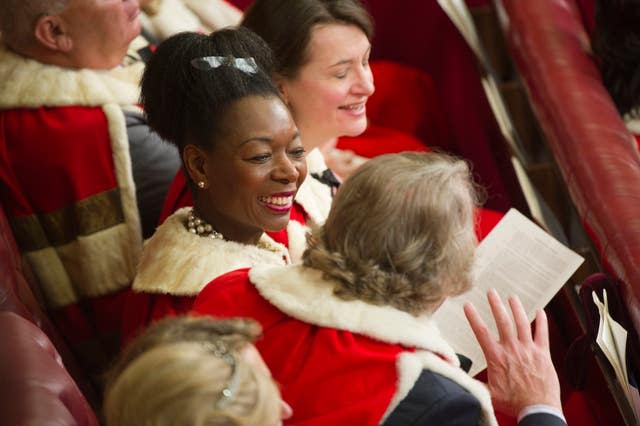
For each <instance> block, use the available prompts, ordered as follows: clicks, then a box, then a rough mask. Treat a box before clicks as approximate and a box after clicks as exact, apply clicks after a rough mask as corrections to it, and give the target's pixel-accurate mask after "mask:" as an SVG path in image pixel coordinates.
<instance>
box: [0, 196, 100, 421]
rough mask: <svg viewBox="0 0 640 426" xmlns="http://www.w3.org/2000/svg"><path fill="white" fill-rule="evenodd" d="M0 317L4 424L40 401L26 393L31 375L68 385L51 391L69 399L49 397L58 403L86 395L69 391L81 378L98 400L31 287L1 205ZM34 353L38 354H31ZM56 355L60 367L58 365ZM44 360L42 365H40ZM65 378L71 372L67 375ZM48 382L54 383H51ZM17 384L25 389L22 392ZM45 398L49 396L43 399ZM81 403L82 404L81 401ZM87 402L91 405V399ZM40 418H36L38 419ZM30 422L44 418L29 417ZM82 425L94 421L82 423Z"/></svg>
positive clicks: (0, 405)
mask: <svg viewBox="0 0 640 426" xmlns="http://www.w3.org/2000/svg"><path fill="white" fill-rule="evenodd" d="M0 318H2V322H0V342H2V343H1V346H2V350H1V351H0V357H1V358H2V359H1V360H0V369H1V370H2V371H0V377H1V378H2V386H0V392H2V396H1V397H0V398H1V401H0V419H1V420H0V423H2V424H5V423H4V422H5V420H7V419H8V418H9V417H5V415H7V416H8V415H9V412H10V414H11V415H12V416H17V415H19V414H20V413H22V414H20V415H23V414H24V415H26V411H25V412H24V413H23V412H22V411H21V410H22V409H23V408H24V410H27V409H29V410H30V409H34V410H35V408H34V407H33V405H34V404H37V398H35V397H29V398H27V393H26V390H27V388H25V386H26V385H25V384H24V383H22V384H20V383H18V382H19V381H20V380H27V378H28V377H32V378H36V377H37V378H38V380H41V381H42V383H49V381H53V382H56V383H59V385H60V386H62V387H63V388H64V389H66V390H65V391H64V392H62V393H60V394H56V393H55V392H53V391H52V392H53V393H49V394H48V395H49V396H48V397H47V398H49V399H51V398H54V399H55V398H56V395H58V396H59V397H60V398H63V399H65V400H64V401H62V402H60V401H58V402H51V401H48V400H47V401H46V402H47V403H52V404H53V405H54V406H57V405H56V404H58V405H59V404H60V403H62V404H65V403H67V402H68V401H66V398H69V396H68V395H70V394H72V395H73V398H82V399H83V400H84V397H83V394H79V395H77V394H76V393H75V392H72V391H71V390H70V389H71V388H72V387H76V383H77V384H78V385H79V386H80V388H81V389H82V391H83V393H84V395H85V396H86V397H87V398H88V399H89V400H90V401H92V402H96V401H97V399H96V396H95V395H96V392H95V389H94V387H93V385H92V384H91V383H90V381H89V380H88V378H87V377H86V376H85V374H84V371H83V370H82V369H81V368H80V367H79V366H78V364H77V362H76V358H75V356H74V355H73V354H72V353H71V351H70V350H69V348H68V346H67V344H66V343H65V342H64V341H63V340H62V338H61V337H60V335H59V333H58V332H57V330H56V328H55V327H54V326H53V324H52V323H51V321H50V320H49V318H48V317H47V315H46V314H45V312H44V311H43V310H42V308H41V306H40V305H39V303H38V300H37V298H36V297H35V296H34V294H33V293H32V291H31V287H30V286H29V284H28V282H27V280H26V278H25V270H24V269H23V266H22V262H21V257H20V254H19V252H18V248H17V246H16V243H15V240H14V238H13V235H12V233H11V228H10V227H9V223H8V221H7V218H6V216H5V214H4V210H3V209H2V206H1V205H0ZM23 332H24V333H25V335H24V336H22V335H21V333H23ZM51 342H53V343H51ZM32 352H33V355H32V354H31V353H32ZM53 359H55V362H56V363H58V364H59V366H57V367H53V363H52V360H53ZM41 361H42V363H43V364H42V365H43V367H39V366H38V364H39V363H40V362H41ZM44 366H50V367H51V369H50V370H48V369H47V368H44ZM69 373H70V374H71V376H73V379H72V378H71V377H68V376H69ZM28 375H30V376H28ZM65 375H66V376H65ZM9 377H13V379H12V380H14V379H15V380H16V381H15V382H9V381H8V378H9ZM65 377H68V380H67V378H65ZM62 382H64V383H62ZM47 386H49V385H48V384H47ZM56 386H58V385H56ZM54 387H55V386H54ZM18 389H20V392H22V393H20V392H18ZM50 390H51V389H50ZM23 391H24V392H23ZM69 392H71V393H69ZM45 394H46V392H44V391H43V392H42V393H41V395H43V396H44V395H45ZM25 398H26V399H25ZM45 399H46V398H45ZM44 403H45V401H43V404H44ZM24 404H26V405H24ZM74 404H76V403H74ZM77 404H80V403H79V402H78V403H77ZM84 404H86V405H87V407H89V405H88V404H87V402H86V400H85V401H84ZM23 405H24V406H23ZM74 406H75V405H74ZM20 407H22V408H20ZM7 410H9V411H7ZM16 410H18V411H16ZM89 410H90V407H89ZM27 411H28V410H27ZM37 412H39V411H38V410H36V411H34V413H37ZM55 412H58V411H55ZM87 416H88V415H87ZM10 418H11V419H14V418H16V419H17V418H21V419H23V420H25V421H26V420H27V419H29V418H30V417H10ZM36 418H37V417H34V418H33V419H36ZM40 419H43V417H40ZM45 423H46V422H45ZM6 424H12V425H18V424H26V423H20V422H17V423H14V422H7V423H6ZM28 424H41V423H38V422H30V423H28ZM57 424H58V423H57ZM59 424H67V423H59ZM78 424H92V423H86V422H78ZM96 424H97V423H96Z"/></svg>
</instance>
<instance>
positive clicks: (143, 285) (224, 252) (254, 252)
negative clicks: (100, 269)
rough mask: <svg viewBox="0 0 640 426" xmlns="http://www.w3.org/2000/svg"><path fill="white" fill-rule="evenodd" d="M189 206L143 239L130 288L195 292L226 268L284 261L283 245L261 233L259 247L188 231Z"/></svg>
mask: <svg viewBox="0 0 640 426" xmlns="http://www.w3.org/2000/svg"><path fill="white" fill-rule="evenodd" d="M190 210H191V207H184V208H182V209H179V210H177V211H176V212H175V213H174V214H172V215H171V216H169V217H168V218H167V220H166V221H165V222H164V223H163V224H162V225H160V226H159V227H158V229H157V230H156V232H155V234H153V236H152V237H151V238H149V239H148V240H147V241H146V242H145V246H144V250H143V252H142V257H141V259H140V265H139V267H138V274H137V275H136V278H135V280H134V281H133V289H134V290H136V291H140V292H147V293H163V294H170V295H175V296H196V295H197V294H198V293H199V292H200V290H202V288H203V287H204V286H205V285H207V284H208V283H209V282H210V281H211V280H213V279H215V278H217V277H219V276H220V275H222V274H225V273H227V272H231V271H234V270H236V269H241V268H251V267H254V266H257V265H262V264H267V265H285V264H286V263H289V253H288V251H287V249H286V247H285V246H283V245H282V244H280V243H277V242H275V241H273V239H271V238H270V237H269V236H268V235H267V234H263V235H262V237H261V239H260V244H261V245H264V246H267V247H269V248H268V249H267V248H259V247H257V246H251V245H247V244H241V243H236V242H233V241H225V240H219V239H213V238H206V237H201V236H199V235H196V234H192V233H190V232H188V231H187V229H186V227H185V225H184V224H185V223H186V221H187V217H188V215H189V211H190Z"/></svg>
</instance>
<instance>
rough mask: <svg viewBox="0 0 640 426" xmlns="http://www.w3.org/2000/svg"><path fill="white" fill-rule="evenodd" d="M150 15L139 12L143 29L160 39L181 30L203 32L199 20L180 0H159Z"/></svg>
mask: <svg viewBox="0 0 640 426" xmlns="http://www.w3.org/2000/svg"><path fill="white" fill-rule="evenodd" d="M154 9H155V13H154V14H152V15H148V14H144V13H141V14H140V21H141V22H142V25H143V27H144V29H145V30H147V31H149V33H150V34H151V35H152V36H154V37H155V38H157V39H158V40H160V41H162V40H165V39H166V38H168V37H170V36H172V35H174V34H177V33H179V32H182V31H195V32H205V31H206V28H203V27H202V24H201V23H200V20H199V19H198V17H197V16H196V15H194V14H193V12H192V11H191V10H189V8H188V7H187V6H186V5H185V4H184V3H183V2H182V1H181V0H159V1H158V2H157V6H156V7H155V8H154Z"/></svg>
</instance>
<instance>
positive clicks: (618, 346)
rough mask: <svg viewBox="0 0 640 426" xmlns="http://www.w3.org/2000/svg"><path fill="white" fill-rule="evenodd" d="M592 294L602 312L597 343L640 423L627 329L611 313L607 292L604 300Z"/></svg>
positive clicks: (639, 406) (638, 395)
mask: <svg viewBox="0 0 640 426" xmlns="http://www.w3.org/2000/svg"><path fill="white" fill-rule="evenodd" d="M592 295H593V303H595V304H596V307H597V308H598V312H599V314H600V323H599V324H598V335H597V337H596V343H597V344H598V346H599V347H600V349H601V350H602V352H603V353H604V355H605V356H606V357H607V359H608V360H609V362H610V363H611V365H612V366H613V371H614V372H615V374H616V378H617V379H618V382H619V383H620V386H621V387H622V390H623V391H624V395H625V396H626V397H627V400H628V401H629V405H631V408H632V409H633V414H634V416H635V418H636V421H637V422H638V424H640V394H639V393H638V384H637V382H636V379H635V377H634V376H633V373H632V372H631V371H629V370H628V369H627V330H625V329H624V327H622V326H621V325H620V324H618V323H617V322H616V321H615V320H614V319H613V318H611V316H610V315H609V301H608V300H607V292H606V291H605V292H604V302H602V301H601V300H600V299H598V295H597V294H596V292H593V293H592Z"/></svg>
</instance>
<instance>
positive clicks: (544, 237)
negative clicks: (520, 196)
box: [433, 209, 584, 376]
mask: <svg viewBox="0 0 640 426" xmlns="http://www.w3.org/2000/svg"><path fill="white" fill-rule="evenodd" d="M583 260H584V259H582V257H580V256H579V255H578V254H577V253H575V252H573V251H572V250H570V249H569V248H567V247H565V246H563V245H562V244H560V243H559V242H558V241H557V240H555V239H554V238H553V237H551V236H550V235H549V234H547V233H546V232H544V231H543V230H542V229H541V228H540V227H538V226H537V225H536V224H535V223H533V222H532V221H530V220H529V219H527V218H526V217H525V216H524V215H522V213H520V212H518V211H517V210H514V209H511V210H509V212H508V213H507V214H506V215H505V216H504V218H503V219H502V220H501V221H500V222H499V223H498V225H496V227H495V228H494V229H493V230H492V231H491V233H490V234H489V235H487V236H486V237H485V239H484V240H483V241H482V242H481V243H480V245H479V246H478V249H477V252H476V261H475V265H474V268H473V280H474V285H473V287H472V288H471V290H470V291H468V292H466V293H465V294H462V295H460V296H457V297H453V298H449V299H447V300H446V301H445V303H444V304H443V305H442V306H441V307H440V309H438V310H437V311H436V313H435V314H434V316H433V317H434V319H435V321H436V323H437V324H438V327H439V328H440V332H441V333H442V335H443V336H444V337H445V339H447V341H448V342H449V343H450V344H451V346H453V348H454V349H455V351H456V352H458V353H460V354H462V355H465V356H466V357H468V358H470V359H471V360H472V361H473V365H472V366H471V371H470V372H469V374H470V375H472V376H474V375H476V374H477V373H479V372H480V371H482V370H483V369H484V368H485V367H486V361H485V359H484V355H483V354H482V350H481V349H480V345H479V344H478V342H477V341H476V338H475V336H474V335H473V332H472V331H471V327H470V326H469V323H468V322H467V320H466V318H465V316H464V312H463V309H462V306H463V305H464V303H466V302H472V303H473V304H474V305H475V306H476V308H477V310H478V312H479V313H480V315H481V316H482V318H483V319H484V321H485V323H486V324H487V325H488V326H489V328H490V329H491V330H492V332H493V333H494V336H497V330H496V327H495V323H494V320H493V316H492V315H491V310H490V309H489V304H488V302H487V298H486V293H487V290H488V289H490V288H495V289H496V290H497V291H498V294H500V296H501V297H502V298H503V299H506V298H507V297H509V296H511V295H516V296H518V297H519V298H520V300H521V301H522V304H523V306H524V308H525V312H526V313H527V317H528V318H529V321H531V320H533V318H534V317H535V312H536V310H537V309H539V308H543V307H544V306H546V305H547V303H549V301H550V300H551V299H552V298H553V296H554V295H555V294H556V293H557V292H558V291H559V290H560V288H562V286H563V285H564V283H565V282H567V280H568V279H569V278H570V277H571V275H572V274H573V273H574V272H575V270H576V269H577V268H578V266H580V264H581V263H582V262H583Z"/></svg>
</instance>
